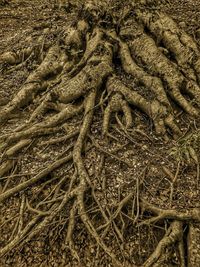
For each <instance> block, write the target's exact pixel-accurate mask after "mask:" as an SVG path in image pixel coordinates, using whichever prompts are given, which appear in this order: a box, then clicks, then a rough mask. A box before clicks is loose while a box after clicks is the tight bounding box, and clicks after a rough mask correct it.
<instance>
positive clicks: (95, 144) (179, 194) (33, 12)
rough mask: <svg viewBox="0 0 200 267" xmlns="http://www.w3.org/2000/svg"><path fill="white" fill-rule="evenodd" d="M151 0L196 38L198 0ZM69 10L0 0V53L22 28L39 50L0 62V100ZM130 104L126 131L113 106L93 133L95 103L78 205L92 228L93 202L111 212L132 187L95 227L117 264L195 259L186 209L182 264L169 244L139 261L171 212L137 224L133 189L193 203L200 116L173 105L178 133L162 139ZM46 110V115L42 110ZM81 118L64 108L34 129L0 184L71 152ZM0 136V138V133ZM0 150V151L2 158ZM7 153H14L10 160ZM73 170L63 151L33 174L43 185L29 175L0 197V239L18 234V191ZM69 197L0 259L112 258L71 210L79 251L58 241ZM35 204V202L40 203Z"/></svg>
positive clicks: (0, 242)
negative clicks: (107, 221) (54, 122)
mask: <svg viewBox="0 0 200 267" xmlns="http://www.w3.org/2000/svg"><path fill="white" fill-rule="evenodd" d="M66 2H67V1H66ZM154 8H155V7H154ZM156 9H158V10H159V11H160V10H161V11H164V12H166V13H167V14H168V15H169V16H170V17H172V18H173V19H174V20H175V21H176V22H177V23H178V25H179V26H180V27H181V28H183V29H184V30H185V31H186V32H187V33H188V34H189V35H191V36H192V37H193V38H194V40H195V41H196V43H197V44H198V45H199V46H200V1H199V0H168V1H161V3H159V4H158V5H157V6H156ZM76 19H77V17H76V14H75V13H73V12H71V13H70V12H66V6H65V5H63V6H61V7H60V8H59V6H58V3H57V1H55V0H49V1H47V0H43V1H42V0H35V1H34V2H33V1H30V0H24V1H23V0H5V1H4V0H0V54H2V53H4V52H6V51H17V50H18V49H22V48H26V47H27V44H28V43H29V41H30V38H31V43H32V45H33V46H36V47H37V49H38V50H43V51H44V52H42V53H40V58H35V57H34V56H30V58H27V59H26V60H25V61H24V62H22V63H20V64H19V65H14V66H9V65H7V64H2V65H0V68H1V69H0V85H1V86H0V106H4V105H5V104H7V103H8V102H9V101H10V100H11V99H13V97H14V96H15V95H16V94H17V92H19V90H20V88H21V86H22V85H23V84H24V83H25V81H26V79H27V77H28V76H29V75H30V74H31V73H32V71H33V70H35V69H36V67H37V66H38V65H39V64H40V62H41V61H42V60H43V58H44V57H45V55H46V51H45V47H44V42H43V39H41V40H42V41H41V42H39V45H38V38H40V37H41V36H42V37H44V38H45V42H47V43H48V45H49V46H50V45H52V44H53V43H54V41H55V39H56V38H57V37H58V36H59V35H60V34H62V33H61V32H60V28H61V29H62V28H63V27H66V28H67V27H68V26H67V25H71V24H72V23H73V22H74V21H75V20H76ZM49 27H51V29H52V31H51V32H50V33H49V32H48V34H47V33H46V32H45V29H46V28H49ZM119 75H121V78H122V80H123V81H124V82H125V83H126V84H131V83H132V82H133V81H132V78H131V77H128V76H123V75H122V74H121V72H120V69H119ZM36 106H37V101H35V103H34V102H33V103H32V104H30V105H28V106H27V107H26V108H25V109H23V112H21V113H20V116H19V114H16V116H13V117H12V118H11V119H10V120H9V121H8V122H6V123H3V124H1V125H0V127H1V128H0V138H1V137H2V136H5V135H6V134H10V133H12V132H13V133H15V131H16V128H18V127H20V126H21V125H23V123H24V122H25V121H26V120H27V119H28V118H29V115H30V114H31V113H32V111H33V110H35V108H36ZM133 113H134V121H133V127H132V128H131V129H130V130H129V131H128V132H126V131H124V130H123V125H122V127H121V128H120V127H119V125H120V120H121V113H119V114H118V115H119V116H118V123H117V118H115V117H114V116H113V117H112V118H111V124H110V129H109V141H108V140H107V139H106V138H105V139H104V138H102V120H103V115H102V113H101V110H100V109H97V110H96V111H95V112H94V117H93V122H92V126H91V132H90V136H89V141H88V143H89V145H91V146H90V147H89V148H88V150H89V152H88V153H87V152H86V151H85V152H84V164H85V166H86V168H87V171H88V174H89V177H90V178H91V188H90V189H89V190H88V191H87V193H86V195H85V199H84V201H85V203H86V208H87V209H86V212H87V214H88V216H89V217H90V218H91V219H92V221H93V223H94V225H95V228H96V229H98V230H99V231H100V230H101V226H102V225H103V218H102V215H99V213H98V210H99V206H98V205H97V203H100V206H101V208H102V209H103V210H105V211H106V212H107V214H110V216H111V217H112V216H114V215H115V212H116V207H118V205H119V203H120V202H121V201H122V200H123V199H125V198H126V197H128V196H129V195H131V194H133V197H132V198H130V201H128V202H127V205H126V206H125V207H123V208H122V209H121V212H120V215H119V216H118V217H117V220H115V221H114V219H113V221H114V222H113V223H111V225H110V227H105V228H104V229H103V231H102V232H101V234H102V236H103V237H104V242H105V244H106V245H107V246H109V247H110V248H111V250H112V251H114V252H115V254H116V256H117V259H118V260H119V261H120V262H123V266H130V267H131V266H132V267H134V266H161V267H162V266H163V267H164V266H171V267H172V266H181V267H183V266H188V267H189V266H190V267H198V266H199V267H200V223H199V222H196V221H195V220H194V221H193V220H190V219H189V220H188V221H187V220H184V221H183V246H184V249H183V251H184V252H185V256H184V259H185V265H181V264H182V263H180V259H179V256H178V255H179V253H178V252H177V250H178V249H177V247H176V246H175V244H174V245H172V246H171V247H170V248H167V249H166V248H165V253H164V254H165V257H166V258H165V259H164V260H163V261H162V264H160V265H156V264H153V265H143V264H144V262H145V261H146V260H147V259H148V257H149V256H150V255H151V254H152V253H153V251H154V250H155V249H156V247H157V245H158V243H159V241H160V240H162V238H163V237H164V236H165V234H166V232H167V229H168V228H169V226H170V224H171V222H172V219H173V218H170V219H161V220H159V221H152V222H151V221H150V222H149V223H147V224H145V223H144V222H145V221H146V220H147V221H148V219H150V218H152V214H154V212H153V211H152V210H150V211H149V212H148V211H146V210H145V209H144V210H142V208H141V207H140V206H139V199H141V198H142V199H143V200H144V201H146V202H147V203H151V204H152V205H155V206H157V207H159V208H160V209H163V210H174V211H178V212H180V213H181V212H183V213H184V212H186V213H187V212H188V211H193V210H194V208H200V204H199V203H200V177H199V175H200V174H199V173H200V170H199V159H200V149H199V148H200V119H199V117H197V118H196V119H193V118H192V117H191V116H189V115H187V114H186V113H185V112H183V111H182V109H181V108H180V107H176V118H175V119H176V122H177V123H178V124H179V126H180V128H181V132H182V136H181V137H180V138H178V139H177V140H174V139H173V138H172V137H171V136H170V140H171V141H170V142H166V141H164V140H163V139H162V138H161V137H158V136H157V135H155V131H154V127H153V124H152V121H151V120H150V119H149V118H148V117H147V116H146V115H145V114H144V113H143V112H141V111H139V110H138V109H137V108H134V112H133ZM49 114H50V115H51V111H50V112H49ZM82 120H83V116H82V115H80V116H78V117H77V116H76V117H73V118H70V119H69V120H68V121H67V122H66V123H65V124H63V125H62V127H60V131H56V132H52V133H50V134H48V135H44V136H39V137H37V138H33V140H32V141H31V143H30V145H29V146H27V147H26V148H24V149H23V150H22V151H20V152H19V153H18V154H17V155H15V156H13V157H11V158H9V160H11V161H12V162H13V167H12V169H11V170H10V175H11V178H9V181H8V179H7V178H8V177H9V175H8V174H7V176H6V175H3V176H2V177H0V191H1V192H2V193H4V192H5V191H6V190H7V188H12V187H14V186H15V185H16V184H18V183H20V182H24V181H26V180H27V179H29V178H31V177H32V176H33V175H35V174H37V173H40V172H41V171H42V170H43V169H44V168H46V167H47V166H50V165H51V164H53V163H54V161H55V159H56V160H58V159H60V158H61V157H62V156H63V155H68V154H70V153H71V151H72V148H73V144H74V142H75V140H76V138H77V134H76V133H75V132H77V131H78V129H79V127H80V125H81V123H82ZM66 133H67V134H69V133H75V134H74V136H72V138H71V139H69V140H66V141H65V140H64V141H62V142H52V141H53V140H54V139H57V138H60V137H63V136H65V134H66ZM169 135H170V133H169ZM0 140H1V139H0ZM51 142H52V143H51ZM33 143H34V145H32V144H33ZM0 145H2V144H1V142H0ZM86 149H87V143H86V144H85V150H86ZM191 149H193V150H192V151H195V154H194V156H193V157H190V156H189V157H188V151H189V152H191ZM4 154H5V152H4V151H3V152H2V155H1V156H2V158H3V157H4ZM190 155H191V154H190ZM2 162H4V161H2ZM14 162H15V163H16V162H17V163H16V164H14ZM102 162H104V163H105V165H104V167H103V170H101V168H102ZM2 164H3V163H2ZM0 170H1V169H0ZM0 173H1V172H0ZM73 173H74V169H73V163H72V162H70V161H69V162H68V163H66V164H64V166H62V167H60V168H58V169H56V170H54V171H52V172H50V173H49V174H48V175H47V176H46V177H45V178H43V180H42V183H46V185H45V186H44V187H43V192H42V194H40V190H41V188H42V185H43V184H42V183H40V182H38V183H36V184H35V185H34V186H32V187H31V186H30V187H29V188H28V189H26V191H25V193H23V192H20V193H17V194H14V195H13V196H11V197H10V198H8V199H7V200H6V201H5V202H3V203H0V210H1V211H0V229H1V230H0V232H1V234H0V246H1V248H3V247H4V246H5V245H6V244H7V243H8V242H10V241H11V240H12V239H13V238H14V237H15V236H16V235H17V234H18V232H17V231H18V230H17V228H18V227H20V226H19V225H20V218H21V217H22V216H21V215H20V211H21V207H22V206H23V201H25V202H26V200H24V199H28V200H29V202H30V203H31V205H34V204H35V203H39V200H41V201H43V200H44V199H48V196H49V194H51V192H52V189H53V188H54V187H55V186H56V185H57V179H60V178H59V177H63V176H66V177H68V178H69V177H72V176H73ZM18 174H20V175H19V176H18ZM22 174H23V175H22ZM48 180H52V183H51V184H48ZM6 181H8V183H6ZM171 181H173V182H171ZM66 183H68V182H66ZM75 183H76V182H75ZM64 190H65V187H63V188H62V189H61V191H60V193H59V195H58V197H60V196H62V194H63V192H64ZM92 190H94V191H95V198H96V202H94V201H93V199H92V197H91V195H92V196H94V194H92V193H91V192H92ZM93 193H94V192H93ZM144 205H146V204H144ZM71 206H73V201H72V200H69V202H68V203H67V204H66V206H65V208H64V209H63V210H62V211H61V213H59V214H57V216H55V218H54V219H53V220H52V221H49V223H48V224H47V227H45V229H43V230H42V232H40V233H38V234H37V235H35V236H34V237H33V238H32V239H30V240H27V241H26V242H24V243H23V242H22V244H19V245H17V246H16V247H14V248H13V249H11V250H10V251H8V252H7V253H6V254H5V255H3V256H2V258H1V259H0V267H7V266H9V267H10V266H13V267H18V266H27V267H30V266H33V267H37V266H38V267H39V266H41V267H42V266H43V267H49V266H53V267H54V266H55V267H56V266H58V267H60V266H63V267H84V266H87V267H97V266H99V267H104V266H105V267H109V266H110V267H112V266H115V264H114V263H113V262H112V259H111V258H110V257H109V256H108V255H107V254H106V253H105V251H104V250H103V249H102V247H101V246H100V245H99V244H97V243H96V241H95V240H94V237H92V236H91V235H90V233H89V232H88V230H87V229H86V228H85V227H84V223H83V222H82V220H81V218H80V214H79V215H75V216H74V217H75V219H76V223H75V226H74V229H73V235H72V236H73V240H74V248H75V249H74V251H77V252H78V256H77V255H76V252H74V255H72V254H73V253H71V251H70V249H69V247H68V246H66V243H65V240H66V229H67V225H68V222H69V220H70V218H69V217H70V214H69V213H70V210H72V209H71ZM147 206H148V204H147ZM37 208H38V209H40V206H37ZM26 211H27V212H26ZM20 216H21V217H20ZM34 216H35V212H34V210H33V209H32V210H31V207H27V206H26V208H25V209H24V211H23V225H27V224H28V223H29V222H30V220H32V219H33V218H34ZM198 216H199V214H198ZM172 217H173V216H172ZM22 228H23V227H22ZM119 229H120V231H119ZM166 262H167V263H166ZM158 264H159V263H158Z"/></svg>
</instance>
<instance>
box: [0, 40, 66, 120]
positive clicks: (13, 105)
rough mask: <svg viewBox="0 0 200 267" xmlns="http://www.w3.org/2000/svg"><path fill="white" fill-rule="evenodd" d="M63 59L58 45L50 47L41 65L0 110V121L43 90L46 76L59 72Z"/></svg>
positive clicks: (7, 117)
mask: <svg viewBox="0 0 200 267" xmlns="http://www.w3.org/2000/svg"><path fill="white" fill-rule="evenodd" d="M65 59H66V56H65V55H64V54H63V53H62V52H61V50H60V48H59V46H58V45H55V46H54V47H52V48H50V49H49V52H48V53H47V55H46V57H45V59H44V61H43V62H42V63H41V65H40V66H39V67H38V68H37V69H36V70H35V71H34V72H33V73H31V74H30V75H29V77H28V78H27V80H26V82H25V84H24V85H23V87H22V88H21V90H20V91H19V92H18V93H17V95H16V96H15V97H14V98H13V100H11V101H10V102H9V103H8V104H7V105H6V106H5V107H4V108H3V109H2V110H1V111H0V122H2V121H4V120H7V119H9V116H10V115H11V113H12V112H14V111H15V110H16V109H19V108H21V107H23V106H25V105H27V104H28V103H29V102H31V101H32V100H33V99H34V98H35V96H36V95H37V94H38V92H39V91H40V90H42V89H43V90H44V89H45V88H46V85H47V83H46V82H45V79H46V78H47V76H49V75H52V76H54V75H56V74H57V73H59V72H60V71H61V70H62V68H63V65H64V62H65Z"/></svg>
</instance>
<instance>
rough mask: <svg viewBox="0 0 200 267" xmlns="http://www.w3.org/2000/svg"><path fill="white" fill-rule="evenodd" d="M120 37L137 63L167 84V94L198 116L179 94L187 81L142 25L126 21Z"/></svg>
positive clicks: (195, 110)
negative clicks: (125, 41)
mask: <svg viewBox="0 0 200 267" xmlns="http://www.w3.org/2000/svg"><path fill="white" fill-rule="evenodd" d="M120 36H121V38H122V39H124V40H125V39H128V40H129V41H128V45H129V48H130V51H131V54H132V56H133V57H135V58H136V60H137V62H139V63H142V64H145V65H146V67H147V71H149V72H150V73H151V74H153V75H158V76H159V77H160V78H162V80H163V81H164V82H165V83H167V86H168V88H167V93H168V94H169V95H170V96H171V97H172V98H173V99H174V100H175V101H176V102H177V103H178V104H179V105H180V106H181V107H182V108H183V109H184V110H185V111H186V112H187V113H189V114H190V115H192V116H198V114H199V112H198V110H197V109H196V108H194V107H193V106H192V105H191V104H190V103H189V102H188V101H187V100H186V99H185V98H184V97H183V96H182V94H181V91H183V90H184V89H183V88H184V87H185V86H186V85H187V82H188V81H187V80H186V79H185V78H184V76H183V75H182V74H181V72H180V71H179V70H178V67H177V66H175V65H174V64H173V63H172V62H171V61H170V60H169V59H168V58H167V57H166V56H165V55H164V54H163V53H162V52H161V51H160V50H159V49H158V47H157V46H156V44H155V42H154V40H153V39H152V38H151V37H149V36H148V35H147V34H146V33H145V32H144V28H143V27H142V25H140V24H138V23H137V22H136V21H134V20H133V19H129V20H127V21H126V23H125V26H123V27H121V30H120Z"/></svg>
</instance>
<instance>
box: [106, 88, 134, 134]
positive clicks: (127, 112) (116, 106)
mask: <svg viewBox="0 0 200 267" xmlns="http://www.w3.org/2000/svg"><path fill="white" fill-rule="evenodd" d="M120 110H122V111H123V113H124V116H125V121H126V128H129V127H131V126H132V122H133V121H132V114H131V109H130V107H129V105H128V103H127V102H126V101H125V100H124V99H123V96H122V95H121V94H120V93H115V94H113V95H112V97H111V99H110V101H109V104H108V106H107V107H106V109H105V112H104V119H103V135H106V134H107V132H108V126H109V121H110V115H111V113H112V112H117V111H120Z"/></svg>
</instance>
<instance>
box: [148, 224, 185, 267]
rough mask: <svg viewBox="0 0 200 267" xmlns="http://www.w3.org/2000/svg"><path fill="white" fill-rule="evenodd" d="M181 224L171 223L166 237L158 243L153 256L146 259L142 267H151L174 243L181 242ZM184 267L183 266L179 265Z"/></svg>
mask: <svg viewBox="0 0 200 267" xmlns="http://www.w3.org/2000/svg"><path fill="white" fill-rule="evenodd" d="M182 228H183V223H182V222H179V221H174V222H172V223H171V225H170V227H169V229H168V230H167V233H166V235H165V236H164V237H163V239H162V240H161V241H160V242H159V244H158V246H157V248H156V249H155V251H154V252H153V254H152V255H151V256H150V257H149V258H148V259H147V261H146V262H145V263H144V264H143V266H144V267H150V266H153V264H154V263H156V262H157V261H158V259H159V258H160V256H161V255H162V254H163V253H164V252H165V250H166V248H167V247H168V246H170V245H172V244H174V243H176V242H181V239H182V238H183V237H182V235H183V229H182ZM181 266H184V265H181Z"/></svg>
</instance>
